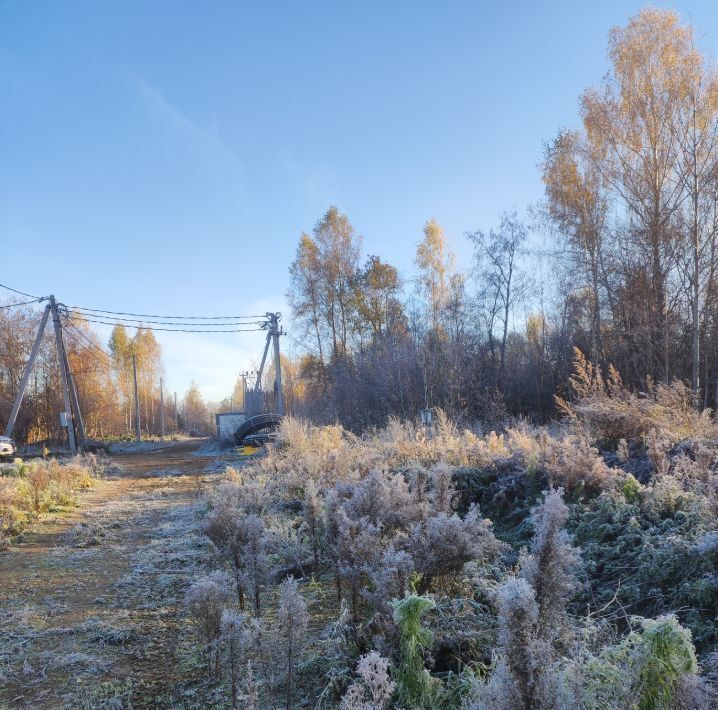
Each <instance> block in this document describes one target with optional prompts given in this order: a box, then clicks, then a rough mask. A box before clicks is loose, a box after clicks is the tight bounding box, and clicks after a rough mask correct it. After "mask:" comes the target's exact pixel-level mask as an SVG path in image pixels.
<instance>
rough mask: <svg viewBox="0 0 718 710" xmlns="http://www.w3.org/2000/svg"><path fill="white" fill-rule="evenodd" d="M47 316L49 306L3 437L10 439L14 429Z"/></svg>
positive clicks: (39, 328)
mask: <svg viewBox="0 0 718 710" xmlns="http://www.w3.org/2000/svg"><path fill="white" fill-rule="evenodd" d="M49 315H50V305H49V304H48V305H47V306H45V312H44V313H43V314H42V320H41V321H40V326H39V327H38V329H37V335H36V336H35V342H34V343H33V345H32V350H31V351H30V359H29V360H28V361H27V364H26V365H25V372H24V373H23V375H22V380H21V381H20V389H19V390H18V391H17V396H16V397H15V401H14V402H13V405H12V410H11V411H10V418H9V419H8V420H7V425H6V426H5V436H7V437H10V438H12V430H13V429H14V428H15V420H16V419H17V413H18V412H19V411H20V405H21V404H22V398H23V396H24V395H25V388H26V387H27V382H28V380H29V379H30V373H31V372H32V366H33V364H34V363H35V358H36V357H37V351H38V350H39V349H40V343H41V342H42V334H43V333H44V332H45V326H46V325H47V319H48V316H49ZM35 381H36V382H37V373H35Z"/></svg>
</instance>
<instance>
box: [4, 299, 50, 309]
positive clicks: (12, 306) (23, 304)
mask: <svg viewBox="0 0 718 710" xmlns="http://www.w3.org/2000/svg"><path fill="white" fill-rule="evenodd" d="M39 301H42V298H33V300H32V301H23V302H22V303H8V304H7V305H5V306H0V308H17V307H18V306H27V305H29V304H31V303H38V302H39Z"/></svg>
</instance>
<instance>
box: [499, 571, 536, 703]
mask: <svg viewBox="0 0 718 710" xmlns="http://www.w3.org/2000/svg"><path fill="white" fill-rule="evenodd" d="M498 600H499V639H498V640H499V651H500V653H501V654H502V656H503V658H504V660H505V663H506V670H507V671H508V672H507V673H506V674H505V675H504V676H503V678H502V681H503V683H504V687H503V688H502V694H503V695H504V697H506V698H507V699H510V698H515V699H516V700H517V706H518V707H521V708H534V707H536V708H537V707H539V706H538V703H537V690H538V687H539V682H540V676H541V673H542V670H543V665H544V663H545V661H546V659H545V658H543V659H542V651H543V649H542V648H541V645H540V644H539V642H538V640H537V637H536V633H537V629H538V619H539V607H538V604H537V603H536V596H535V593H534V590H533V589H532V588H531V586H530V585H529V584H528V582H526V580H525V579H520V578H517V579H510V580H509V581H508V582H506V583H505V584H504V585H503V586H502V587H500V589H499V591H498ZM506 707H512V704H508V705H507V706H506Z"/></svg>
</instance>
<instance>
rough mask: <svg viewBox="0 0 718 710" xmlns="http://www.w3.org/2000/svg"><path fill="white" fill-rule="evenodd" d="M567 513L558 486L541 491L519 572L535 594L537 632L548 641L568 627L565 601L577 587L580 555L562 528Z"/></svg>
mask: <svg viewBox="0 0 718 710" xmlns="http://www.w3.org/2000/svg"><path fill="white" fill-rule="evenodd" d="M568 516H569V509H568V506H567V505H566V504H565V503H564V502H563V491H562V490H561V489H559V490H553V491H548V492H546V493H544V499H543V502H542V503H541V504H540V505H538V506H536V507H535V508H534V509H533V510H532V511H531V522H532V524H533V528H534V537H533V540H532V542H531V546H530V553H529V555H528V556H527V557H524V558H523V560H522V562H521V574H522V576H523V577H524V578H525V579H526V581H527V582H528V583H529V584H530V585H531V586H532V587H533V589H534V592H535V595H536V603H537V605H538V630H539V634H540V636H541V637H542V638H544V639H547V640H553V639H555V638H557V637H558V636H560V635H561V634H562V632H564V631H566V630H567V629H568V627H569V624H568V619H567V617H566V603H567V601H568V599H569V598H570V596H571V595H572V594H573V593H574V592H575V591H576V589H577V580H576V571H577V569H578V566H579V563H580V556H579V552H578V550H577V549H576V548H575V547H573V545H572V544H571V541H570V538H569V536H568V533H567V532H566V531H565V530H563V526H564V525H565V524H566V521H567V520H568Z"/></svg>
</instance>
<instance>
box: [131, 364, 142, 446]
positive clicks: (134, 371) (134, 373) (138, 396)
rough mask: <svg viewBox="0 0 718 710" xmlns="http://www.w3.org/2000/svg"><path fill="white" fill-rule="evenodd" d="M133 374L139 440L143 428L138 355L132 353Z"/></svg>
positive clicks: (136, 426)
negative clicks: (141, 427) (138, 380)
mask: <svg viewBox="0 0 718 710" xmlns="http://www.w3.org/2000/svg"><path fill="white" fill-rule="evenodd" d="M132 374H133V376H134V378H135V436H136V437H137V441H141V440H142V430H141V429H140V395H139V393H138V391H137V356H136V355H135V354H134V353H132Z"/></svg>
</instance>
